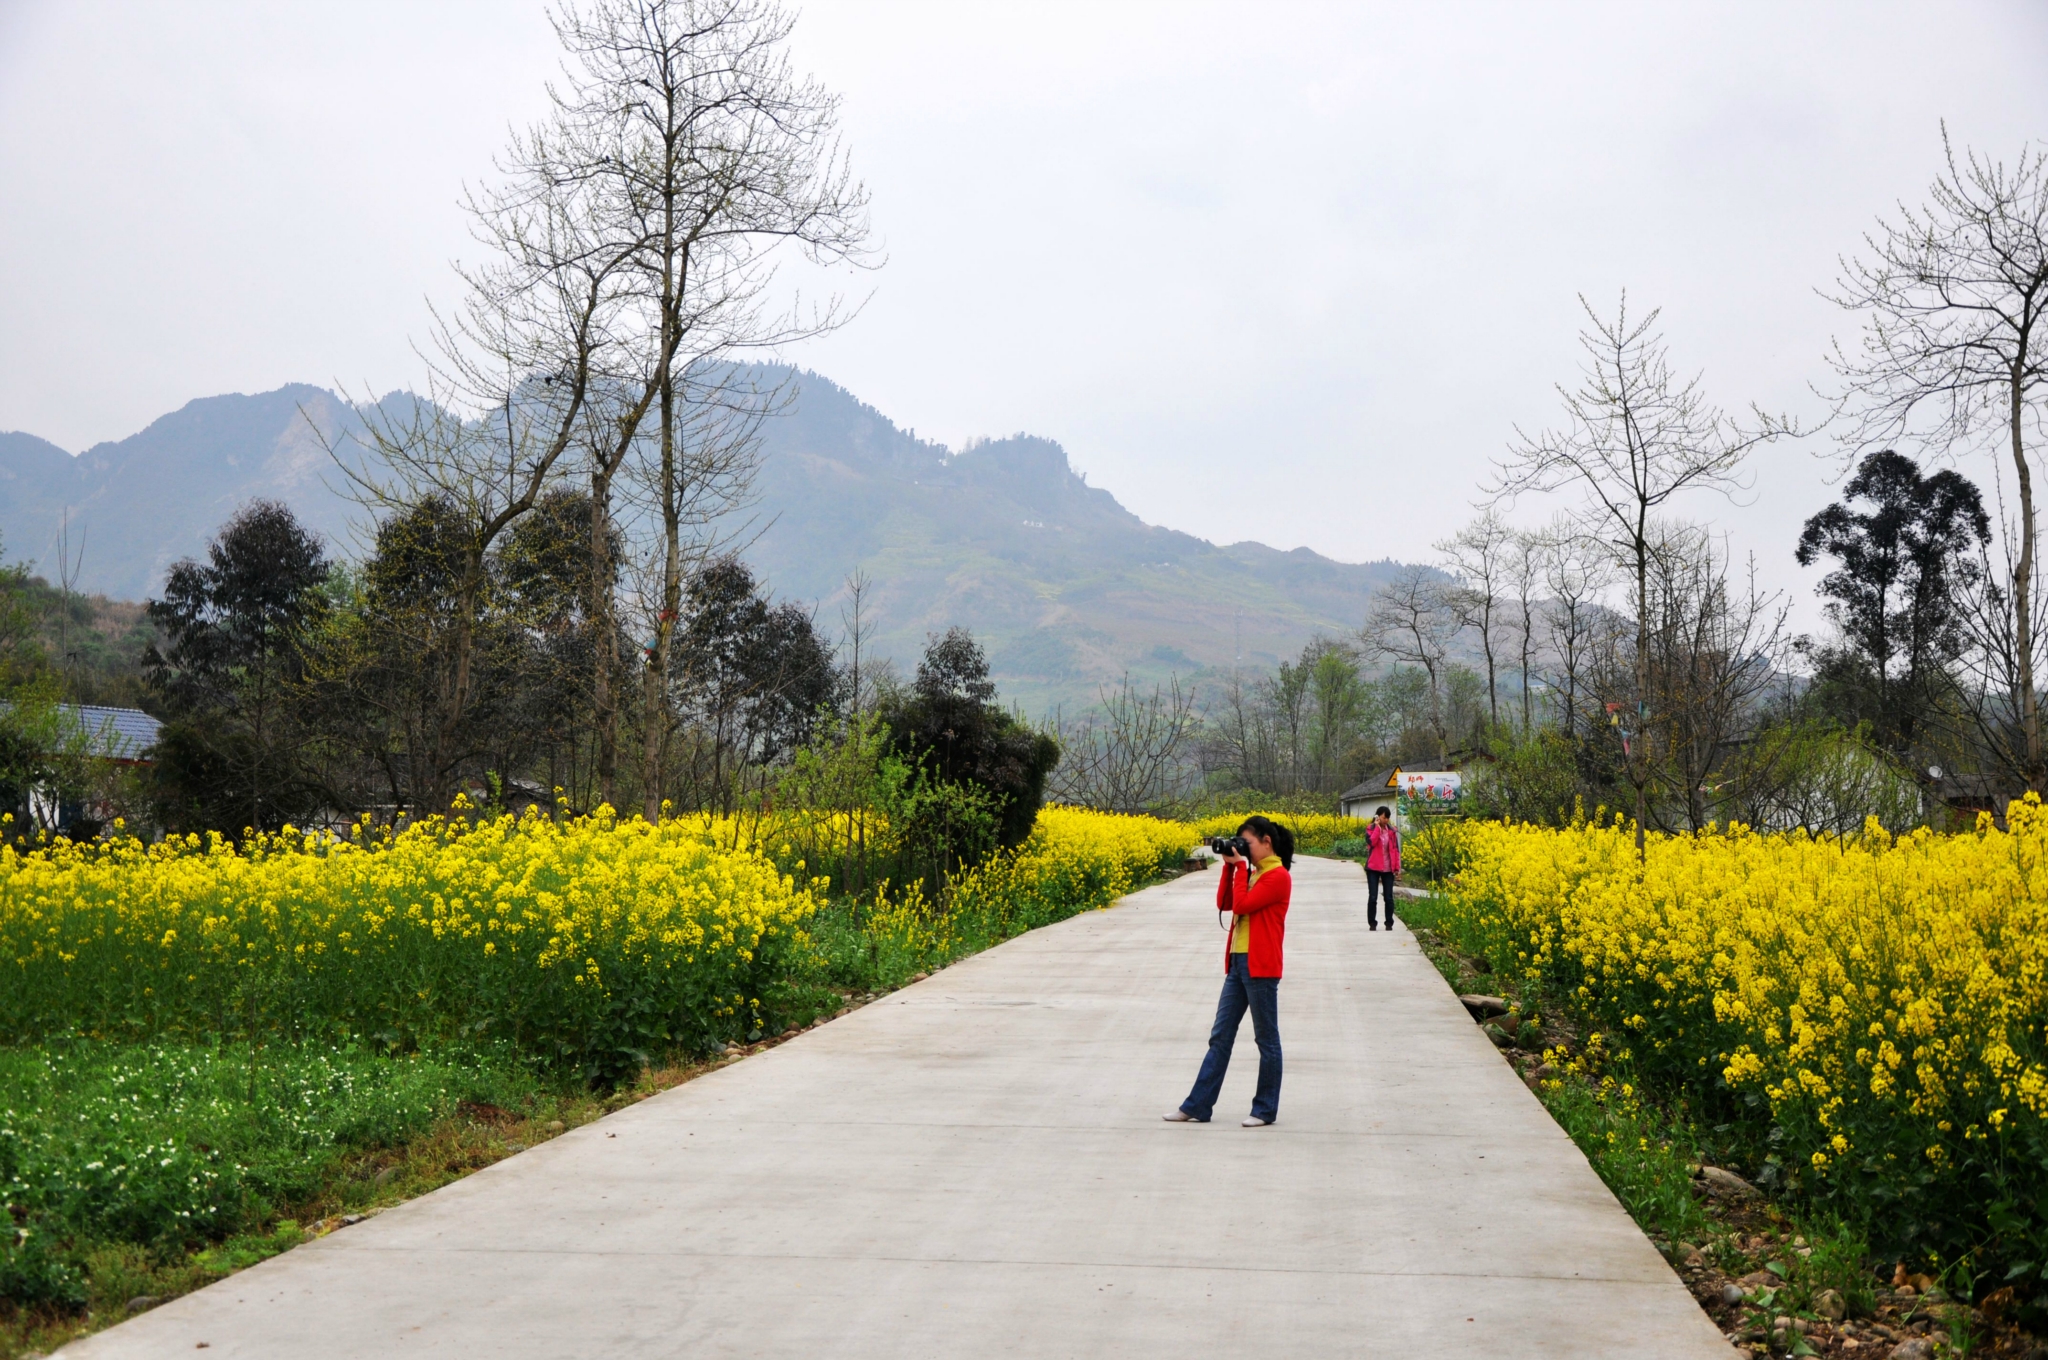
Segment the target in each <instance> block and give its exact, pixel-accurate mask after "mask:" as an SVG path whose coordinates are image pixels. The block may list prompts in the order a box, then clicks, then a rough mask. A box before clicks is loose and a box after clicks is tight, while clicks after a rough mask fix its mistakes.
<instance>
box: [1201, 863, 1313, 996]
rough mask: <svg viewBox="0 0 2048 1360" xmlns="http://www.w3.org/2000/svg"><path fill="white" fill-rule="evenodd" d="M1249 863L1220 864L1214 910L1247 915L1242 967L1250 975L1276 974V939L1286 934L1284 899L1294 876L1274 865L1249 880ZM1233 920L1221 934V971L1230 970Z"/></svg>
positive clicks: (1277, 952)
mask: <svg viewBox="0 0 2048 1360" xmlns="http://www.w3.org/2000/svg"><path fill="white" fill-rule="evenodd" d="M1250 878H1251V866H1249V865H1247V864H1242V863H1240V864H1238V865H1237V866H1236V867H1235V868H1232V867H1231V866H1230V865H1228V864H1226V865H1224V866H1223V881H1222V882H1221V883H1218V884H1217V885H1216V910H1218V911H1227V912H1230V913H1232V914H1233V915H1236V916H1245V917H1249V918H1250V919H1251V949H1250V951H1249V952H1248V953H1247V955H1246V957H1245V961H1244V962H1245V967H1246V969H1247V970H1248V971H1249V972H1250V973H1251V975H1252V976H1253V977H1269V978H1276V977H1279V976H1280V941H1281V940H1282V938H1284V937H1285V936H1286V934H1287V899H1288V898H1289V897H1291V896H1292V895H1293V893H1294V880H1293V879H1291V878H1289V877H1288V876H1287V870H1285V869H1283V868H1281V867H1280V866H1279V865H1277V864H1276V865H1274V866H1273V867H1272V868H1270V869H1268V870H1266V872H1264V873H1263V874H1260V875H1259V881H1258V882H1256V883H1251V882H1249V880H1250ZM1236 933H1237V930H1236V923H1235V922H1232V928H1231V930H1230V931H1229V933H1228V934H1226V935H1225V936H1224V937H1223V971H1224V972H1225V973H1228V972H1229V971H1230V936H1231V935H1235V934H1236Z"/></svg>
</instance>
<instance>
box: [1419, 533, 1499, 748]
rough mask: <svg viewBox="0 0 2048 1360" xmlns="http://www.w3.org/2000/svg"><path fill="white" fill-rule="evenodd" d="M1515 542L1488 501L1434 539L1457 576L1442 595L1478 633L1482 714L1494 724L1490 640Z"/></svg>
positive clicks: (1495, 684) (1495, 670) (1495, 672)
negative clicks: (1482, 666)
mask: <svg viewBox="0 0 2048 1360" xmlns="http://www.w3.org/2000/svg"><path fill="white" fill-rule="evenodd" d="M1514 542H1515V531H1514V530H1513V529H1512V528H1510V527H1509V525H1508V523H1507V521H1505V520H1503V519H1502V518H1501V517H1500V515H1499V513H1498V512H1497V511H1495V510H1494V509H1493V508H1492V507H1490V506H1489V507H1488V508H1487V509H1485V510H1483V511H1481V512H1480V515H1479V518H1477V519H1475V520H1473V521H1472V522H1471V523H1470V524H1468V525H1466V526H1465V527H1464V528H1462V529H1460V530H1459V531H1458V532H1457V533H1456V534H1454V535H1452V536H1451V537H1450V538H1447V539H1445V540H1444V541H1443V542H1441V543H1439V544H1437V545H1436V550H1437V551H1438V552H1440V553H1442V554H1443V555H1444V565H1445V566H1446V567H1447V568H1448V569H1449V570H1450V572H1451V573H1452V575H1454V576H1456V577H1457V578H1458V584H1457V585H1455V586H1453V587H1452V588H1451V589H1449V590H1448V591H1446V592H1445V593H1444V600H1445V602H1446V603H1447V604H1449V605H1450V607H1451V608H1452V609H1453V610H1455V611H1456V612H1457V615H1458V619H1459V621H1460V622H1461V623H1463V624H1464V626H1465V627H1467V628H1469V629H1471V630H1472V631H1473V632H1475V633H1477V634H1478V636H1479V651H1480V654H1481V655H1482V656H1483V657H1485V659H1486V719H1487V721H1488V722H1490V723H1494V724H1498V723H1499V722H1500V666H1499V664H1498V662H1497V660H1496V658H1495V656H1494V646H1495V644H1496V643H1497V642H1499V641H1500V640H1501V635H1502V628H1503V625H1504V624H1505V623H1506V622H1507V619H1506V617H1505V606H1506V605H1507V598H1506V594H1507V587H1508V578H1509V574H1510V565H1511V563H1512V561H1513V557H1514Z"/></svg>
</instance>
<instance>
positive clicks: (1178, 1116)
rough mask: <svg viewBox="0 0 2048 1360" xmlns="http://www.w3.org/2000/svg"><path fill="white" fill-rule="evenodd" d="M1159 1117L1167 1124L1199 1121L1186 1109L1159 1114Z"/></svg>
mask: <svg viewBox="0 0 2048 1360" xmlns="http://www.w3.org/2000/svg"><path fill="white" fill-rule="evenodd" d="M1160 1118H1161V1119H1164V1120H1165V1121H1166V1122H1167V1123H1169V1124H1195V1123H1199V1122H1201V1121H1199V1120H1197V1119H1196V1118H1195V1117H1194V1116H1193V1115H1191V1114H1189V1113H1188V1112H1187V1111H1186V1110H1175V1111H1174V1112H1173V1113H1172V1114H1164V1115H1161V1116H1160Z"/></svg>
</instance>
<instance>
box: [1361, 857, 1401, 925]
mask: <svg viewBox="0 0 2048 1360" xmlns="http://www.w3.org/2000/svg"><path fill="white" fill-rule="evenodd" d="M1381 893H1385V894H1386V897H1387V929H1388V930H1392V929H1393V928H1394V876H1393V874H1391V873H1389V872H1388V871H1387V870H1385V869H1367V870H1366V871H1365V923H1366V924H1367V925H1368V926H1371V927H1372V928H1373V929H1375V930H1377V929H1379V921H1380V915H1379V901H1380V894H1381Z"/></svg>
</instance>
